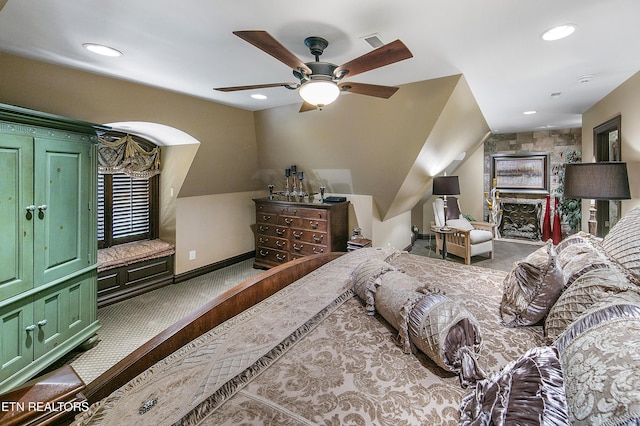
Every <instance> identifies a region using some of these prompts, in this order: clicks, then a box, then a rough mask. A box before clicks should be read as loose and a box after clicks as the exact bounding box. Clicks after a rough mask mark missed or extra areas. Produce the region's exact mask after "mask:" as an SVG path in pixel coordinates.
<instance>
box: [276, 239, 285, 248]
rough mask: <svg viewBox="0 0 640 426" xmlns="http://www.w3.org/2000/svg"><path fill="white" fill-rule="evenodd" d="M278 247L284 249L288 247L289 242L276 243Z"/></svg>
mask: <svg viewBox="0 0 640 426" xmlns="http://www.w3.org/2000/svg"><path fill="white" fill-rule="evenodd" d="M276 245H277V246H278V248H282V247H284V246H286V245H287V242H286V241H276Z"/></svg>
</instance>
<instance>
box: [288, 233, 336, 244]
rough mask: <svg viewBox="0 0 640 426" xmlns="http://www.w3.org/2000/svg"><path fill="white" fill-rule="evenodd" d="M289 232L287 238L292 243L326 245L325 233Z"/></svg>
mask: <svg viewBox="0 0 640 426" xmlns="http://www.w3.org/2000/svg"><path fill="white" fill-rule="evenodd" d="M289 232H290V234H289V236H290V238H291V240H292V241H294V242H296V241H301V242H305V243H313V244H320V245H326V244H327V241H328V240H327V238H328V236H327V233H326V232H322V231H318V230H308V229H291V231H289Z"/></svg>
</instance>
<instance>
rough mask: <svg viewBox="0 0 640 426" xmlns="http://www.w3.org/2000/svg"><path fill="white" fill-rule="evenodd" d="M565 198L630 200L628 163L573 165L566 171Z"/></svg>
mask: <svg viewBox="0 0 640 426" xmlns="http://www.w3.org/2000/svg"><path fill="white" fill-rule="evenodd" d="M564 197H566V198H586V199H588V200H628V199H630V198H631V192H630V191H629V176H628V174H627V163H623V162H620V161H610V162H600V163H571V164H567V165H565V169H564Z"/></svg>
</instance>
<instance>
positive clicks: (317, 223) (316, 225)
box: [309, 220, 320, 229]
mask: <svg viewBox="0 0 640 426" xmlns="http://www.w3.org/2000/svg"><path fill="white" fill-rule="evenodd" d="M309 225H311V227H312V228H313V229H318V225H320V222H314V221H312V220H310V221H309Z"/></svg>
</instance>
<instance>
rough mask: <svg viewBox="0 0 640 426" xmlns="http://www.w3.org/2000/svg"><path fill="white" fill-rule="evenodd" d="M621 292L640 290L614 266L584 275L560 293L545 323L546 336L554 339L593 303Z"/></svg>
mask: <svg viewBox="0 0 640 426" xmlns="http://www.w3.org/2000/svg"><path fill="white" fill-rule="evenodd" d="M624 291H633V292H639V291H640V287H638V286H637V285H635V284H634V283H632V282H631V281H629V280H628V279H627V275H626V274H625V273H624V271H622V270H621V269H620V268H618V267H616V266H615V265H609V267H608V268H605V269H596V270H593V271H589V272H587V273H585V274H584V275H582V276H581V277H580V278H578V279H577V280H576V281H575V282H574V283H573V284H572V285H571V287H569V288H568V289H566V290H565V291H564V292H563V293H562V295H561V296H560V297H559V298H558V301H557V302H556V303H555V304H554V305H553V307H552V308H551V310H550V311H549V314H548V315H547V319H546V320H545V323H544V332H545V335H546V336H547V338H548V339H551V340H555V339H556V338H557V337H558V336H559V335H560V334H561V333H562V332H563V331H564V330H566V329H567V328H568V327H569V325H571V324H572V323H573V322H575V321H576V320H577V319H578V318H579V317H580V316H582V315H583V314H584V313H585V312H586V311H587V310H588V309H589V308H591V307H592V306H594V304H596V303H598V302H600V301H602V300H605V299H607V298H608V297H610V296H612V295H616V294H619V293H621V292H624Z"/></svg>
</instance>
